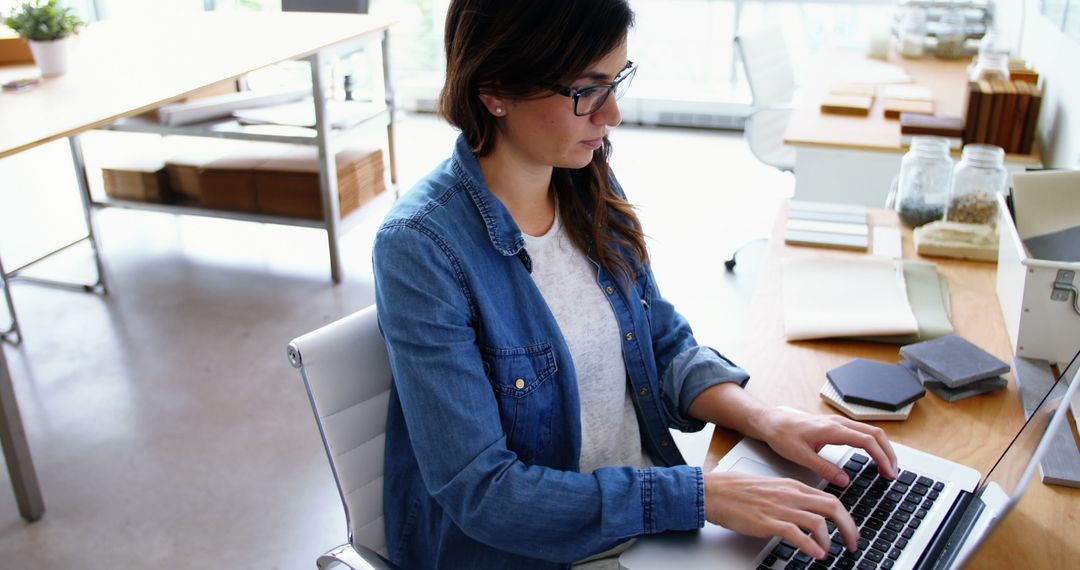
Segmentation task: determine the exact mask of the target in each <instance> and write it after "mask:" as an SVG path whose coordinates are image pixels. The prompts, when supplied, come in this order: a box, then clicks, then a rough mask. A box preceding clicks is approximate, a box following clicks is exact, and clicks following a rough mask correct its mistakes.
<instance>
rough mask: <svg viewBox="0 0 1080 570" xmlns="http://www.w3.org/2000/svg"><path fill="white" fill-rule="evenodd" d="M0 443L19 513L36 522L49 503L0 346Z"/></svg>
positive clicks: (5, 358)
mask: <svg viewBox="0 0 1080 570" xmlns="http://www.w3.org/2000/svg"><path fill="white" fill-rule="evenodd" d="M0 444H3V447H4V459H5V460H6V461H7V467H8V473H9V474H10V475H11V486H12V487H14V489H15V502H16V503H18V505H19V514H21V515H22V517H23V518H24V519H26V520H27V521H30V522H33V521H36V520H38V519H39V518H41V515H42V514H44V513H45V502H44V501H43V500H42V498H41V487H40V486H38V480H37V474H36V473H35V472H34V462H33V460H32V459H31V458H30V446H29V444H27V443H26V432H25V431H24V430H23V425H22V418H21V416H20V415H19V405H18V402H16V401H15V388H14V386H12V384H11V374H10V373H9V372H8V367H7V357H6V356H5V355H4V349H3V347H2V346H0Z"/></svg>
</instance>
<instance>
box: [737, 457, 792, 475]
mask: <svg viewBox="0 0 1080 570" xmlns="http://www.w3.org/2000/svg"><path fill="white" fill-rule="evenodd" d="M732 471H734V472H736V473H745V474H747V475H759V476H761V477H790V476H791V475H790V474H789V473H783V472H781V471H780V470H779V469H776V468H774V467H772V466H769V465H766V464H764V463H761V462H760V461H754V460H753V459H750V458H749V457H741V458H739V461H738V462H736V463H735V465H733V466H732V467H731V469H729V470H728V472H729V473H730V472H732Z"/></svg>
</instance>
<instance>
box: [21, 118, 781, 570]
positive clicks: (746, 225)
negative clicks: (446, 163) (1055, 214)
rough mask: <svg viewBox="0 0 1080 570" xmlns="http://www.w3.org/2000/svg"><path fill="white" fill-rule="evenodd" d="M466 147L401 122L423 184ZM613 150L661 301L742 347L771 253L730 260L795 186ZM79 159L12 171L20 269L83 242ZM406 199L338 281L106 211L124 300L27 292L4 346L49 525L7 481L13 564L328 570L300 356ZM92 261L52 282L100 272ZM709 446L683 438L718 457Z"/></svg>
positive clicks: (364, 223) (341, 533) (358, 287)
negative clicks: (74, 176) (307, 336)
mask: <svg viewBox="0 0 1080 570" xmlns="http://www.w3.org/2000/svg"><path fill="white" fill-rule="evenodd" d="M454 137H455V134H454V133H453V132H452V130H451V129H450V128H449V127H447V126H446V125H445V124H443V123H441V122H439V121H438V120H436V119H434V118H433V117H430V116H411V115H407V116H404V117H402V120H401V122H400V123H399V129H398V153H399V161H400V162H399V168H400V173H401V176H400V178H401V184H402V188H403V190H404V189H407V188H408V187H409V186H410V185H411V184H412V183H413V182H414V181H416V180H417V179H418V178H420V177H421V176H422V175H423V174H424V173H426V172H427V171H428V170H430V169H431V168H432V166H433V165H434V164H435V163H436V162H438V161H439V160H441V159H442V158H444V157H445V156H447V155H448V153H449V150H450V146H451V143H452V141H453V139H454ZM612 139H613V141H614V144H615V148H616V152H615V157H614V160H613V163H614V167H615V171H616V172H617V173H618V174H619V177H620V181H621V182H622V184H623V186H624V187H625V188H626V190H627V192H628V194H629V196H630V198H631V200H632V201H633V202H635V203H637V204H638V205H639V207H640V215H641V218H642V221H643V223H644V226H645V229H646V231H647V233H648V234H649V236H650V247H651V252H652V255H653V256H654V268H655V271H656V273H657V277H658V281H659V283H660V285H661V288H662V291H663V292H664V293H665V295H666V296H667V297H669V298H670V299H672V300H673V301H674V302H675V304H676V306H678V307H680V309H681V310H682V312H683V313H684V314H685V315H686V316H687V317H688V319H689V320H690V322H691V324H692V325H694V327H695V331H696V332H697V335H698V337H699V340H701V341H702V342H703V343H707V344H711V345H713V346H716V347H717V348H719V349H720V350H723V347H724V346H725V345H729V344H730V343H731V342H732V341H733V339H734V338H735V337H736V336H737V334H738V329H739V323H740V322H741V320H742V318H743V314H744V308H745V303H746V300H747V299H748V297H749V294H750V291H751V290H752V287H753V276H754V273H755V272H754V265H755V257H756V255H755V254H760V251H762V249H763V244H761V243H759V244H756V245H754V246H752V247H751V248H750V250H749V251H748V252H747V253H749V255H748V256H746V257H744V258H741V259H742V260H741V262H740V265H739V267H738V268H737V269H736V272H735V274H727V273H725V271H724V268H723V264H722V261H723V259H724V258H725V257H726V256H727V255H728V253H729V252H730V251H731V249H732V248H734V247H736V246H738V245H739V244H740V243H742V242H743V241H744V240H746V239H749V238H755V237H763V236H764V235H766V234H767V232H768V229H769V228H770V227H771V223H772V218H773V216H774V215H775V211H776V207H777V205H778V204H779V203H780V201H781V200H782V199H783V198H785V197H787V196H790V194H791V191H792V188H793V186H794V180H793V178H791V177H790V176H789V175H783V174H780V173H778V172H775V171H773V170H772V169H770V168H768V167H766V166H763V165H761V164H759V163H757V162H756V161H755V160H754V158H753V157H752V155H751V154H750V153H749V151H748V149H747V148H746V146H745V144H744V142H743V141H742V138H741V133H725V132H717V131H701V130H677V129H657V128H646V127H634V126H623V127H620V128H619V129H618V130H616V131H615V133H614V134H613V135H612ZM64 160H66V146H65V145H62V144H61V145H59V146H57V145H55V144H54V145H50V146H48V147H46V148H43V149H38V150H36V151H33V154H32V155H31V156H26V157H23V156H21V155H20V156H16V157H13V158H9V159H5V160H3V161H0V181H2V182H0V203H2V204H5V209H4V210H2V211H0V245H2V247H3V249H2V250H0V253H3V255H4V261H5V263H6V264H7V266H8V268H9V269H10V268H12V267H14V266H17V265H18V264H19V260H27V259H32V258H33V256H34V254H40V253H41V252H42V251H48V250H49V249H51V248H52V247H54V245H53V244H51V243H49V242H57V243H64V240H65V239H68V237H69V236H71V235H74V236H75V237H78V232H80V231H82V230H81V227H82V226H81V223H80V218H79V216H80V214H79V207H78V198H77V195H76V194H75V193H74V190H73V188H72V187H71V185H70V182H71V180H70V171H65V170H64V167H62V166H63V165H64V164H66V163H65V162H64ZM57 164H60V165H61V166H59V167H58V166H56V165H57ZM40 165H51V166H48V167H39V166H40ZM27 189H32V190H33V191H32V192H29V193H28V192H27ZM27 195H33V196H34V199H33V200H26V199H25V197H26V196H27ZM9 204H12V206H10V207H8V206H7V205H9ZM388 205H389V201H388V200H383V201H381V202H378V203H375V204H373V205H372V206H371V207H370V208H369V211H368V214H367V215H366V216H365V217H364V219H363V220H361V221H360V223H358V224H357V226H356V227H354V228H353V229H352V230H351V231H350V232H349V233H348V234H347V236H346V237H345V239H344V241H343V244H342V249H343V254H344V257H345V266H346V272H347V277H346V280H345V281H344V283H342V284H340V285H337V286H334V285H332V284H331V282H330V278H329V266H328V260H327V259H328V257H327V253H326V240H325V234H323V233H321V232H319V231H315V230H310V229H302V228H291V227H280V226H269V225H260V224H251V223H242V222H235V221H228V220H216V219H201V218H180V217H175V216H170V215H163V214H154V213H148V212H130V211H120V210H105V211H102V212H100V214H99V216H98V221H99V225H100V233H101V236H100V239H101V243H102V249H103V252H104V260H105V264H106V268H107V275H108V277H109V280H110V281H109V285H110V292H109V294H108V295H106V296H101V295H92V294H85V293H79V292H71V291H65V290H57V289H52V288H46V287H42V286H38V285H32V284H23V283H18V284H15V285H14V287H13V289H12V291H13V296H14V299H15V304H16V309H17V312H18V316H19V319H20V322H21V324H22V327H23V332H24V335H25V342H24V343H23V344H22V345H21V346H18V347H11V346H5V347H4V348H3V350H5V354H6V356H7V359H8V361H9V366H10V369H11V374H12V377H13V380H14V383H15V389H16V393H17V396H18V400H19V405H20V407H21V411H22V416H23V421H24V423H25V426H26V432H27V437H28V439H29V443H30V447H31V451H32V453H33V458H34V463H35V465H36V468H37V473H38V477H39V479H40V483H41V487H42V491H43V493H44V496H45V504H46V513H45V516H44V518H42V519H41V520H39V521H37V522H35V523H32V524H27V523H25V522H24V521H23V520H22V519H21V518H20V517H19V514H18V510H17V508H16V506H15V501H14V497H13V495H12V494H11V490H10V486H9V485H8V484H7V481H6V478H5V477H3V476H0V568H3V569H23V568H33V569H43V570H44V569H52V568H71V567H78V568H110V569H111V568H133V567H149V568H170V569H171V568H178V569H187V568H191V569H196V568H200V569H201V568H207V567H210V566H218V565H221V566H225V567H232V568H259V569H265V568H290V569H291V568H311V567H313V565H314V560H315V557H316V556H317V555H318V554H320V553H321V552H323V551H325V550H327V549H328V548H330V547H333V546H335V545H337V544H339V543H341V542H343V541H344V540H345V520H344V515H343V513H342V510H341V504H340V501H339V498H338V495H337V491H336V489H335V487H334V483H333V479H332V477H331V474H330V470H329V468H328V466H327V463H326V457H325V455H324V453H323V450H322V446H321V443H320V441H319V436H318V432H317V431H316V428H315V424H314V421H313V419H312V416H311V410H310V408H309V406H308V402H307V398H306V395H305V393H304V389H303V387H302V385H301V382H300V378H299V375H298V374H297V372H296V371H295V370H293V369H292V368H291V367H290V366H289V364H288V362H287V360H286V357H285V345H286V343H287V342H288V341H289V340H290V339H291V338H293V337H295V336H298V335H300V334H302V333H304V332H307V331H309V330H311V329H314V328H316V327H318V326H320V325H322V324H324V323H327V322H330V321H332V320H335V319H337V318H340V317H342V316H344V315H346V314H348V313H350V312H352V311H355V310H357V309H360V308H362V307H364V306H366V305H368V304H370V303H371V302H372V300H373V288H372V287H373V286H372V278H371V267H370V247H371V239H372V237H373V234H374V231H375V228H376V227H377V226H378V222H379V221H380V220H381V218H382V216H383V214H384V213H385V211H386V208H387V206H388ZM87 252H88V250H87V248H86V247H81V248H80V247H76V248H73V249H72V250H71V251H70V252H69V253H67V254H66V255H64V256H61V257H62V258H61V259H58V260H56V262H55V263H52V265H53V267H51V268H50V267H42V271H49V270H51V271H54V272H60V273H65V274H69V275H71V274H87V273H90V274H91V275H92V269H91V266H90V265H89V264H88V253H87ZM12 259H14V260H16V261H11V260H12ZM0 317H2V315H0ZM0 326H2V324H0ZM702 437H705V438H707V434H705V435H704V436H699V437H698V438H696V439H694V438H689V439H686V440H683V441H680V446H683V445H686V446H687V447H688V448H694V447H695V446H696V447H697V449H702V447H701V446H702V442H703V441H705V440H704V439H702ZM702 453H703V451H702ZM691 455H692V456H693V457H697V456H699V455H700V454H699V453H698V452H693V453H691Z"/></svg>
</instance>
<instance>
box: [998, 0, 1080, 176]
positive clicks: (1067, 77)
mask: <svg viewBox="0 0 1080 570" xmlns="http://www.w3.org/2000/svg"><path fill="white" fill-rule="evenodd" d="M1039 4H1040V2H1038V0H1026V2H1025V1H1022V0H1002V1H1000V2H999V3H998V14H999V18H998V21H999V22H1001V28H1002V30H1003V31H1004V30H1009V31H1013V32H1014V33H1015V34H1016V35H1013V36H1012V37H1011V39H1012V42H1011V43H1012V45H1013V46H1014V47H1016V48H1018V49H1016V50H1014V53H1017V52H1018V53H1019V54H1020V55H1021V56H1022V57H1024V58H1025V59H1027V61H1028V63H1029V64H1031V65H1032V66H1033V67H1034V68H1035V70H1036V71H1038V72H1039V73H1040V74H1041V75H1042V78H1043V79H1042V81H1043V90H1044V93H1043V105H1042V111H1041V114H1040V116H1039V144H1040V147H1041V148H1042V149H1043V151H1042V152H1043V163H1044V164H1045V165H1046V166H1050V167H1056V168H1080V73H1078V72H1077V71H1078V70H1080V64H1078V62H1080V41H1077V40H1075V39H1072V38H1069V37H1067V36H1066V35H1065V34H1063V33H1062V32H1061V30H1060V29H1058V28H1055V27H1054V26H1053V25H1052V24H1051V23H1050V21H1049V20H1048V19H1046V18H1044V17H1043V16H1042V14H1040V13H1039ZM1013 14H1016V16H1017V19H1013V18H1012V17H1010V16H1011V15H1013ZM1020 14H1023V18H1022V24H1021V25H1019V26H1017V25H1016V24H1017V23H1018V20H1019V18H1018V17H1019V15H1020ZM1004 20H1008V21H1009V22H1010V23H1011V25H1010V24H1009V23H1006V22H1005V21H1004Z"/></svg>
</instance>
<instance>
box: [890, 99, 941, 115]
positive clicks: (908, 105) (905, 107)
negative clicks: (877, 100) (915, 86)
mask: <svg viewBox="0 0 1080 570" xmlns="http://www.w3.org/2000/svg"><path fill="white" fill-rule="evenodd" d="M884 106H885V118H887V119H899V118H900V115H901V114H902V113H918V114H921V115H933V114H934V102H933V101H915V100H910V99H885V101H884Z"/></svg>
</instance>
